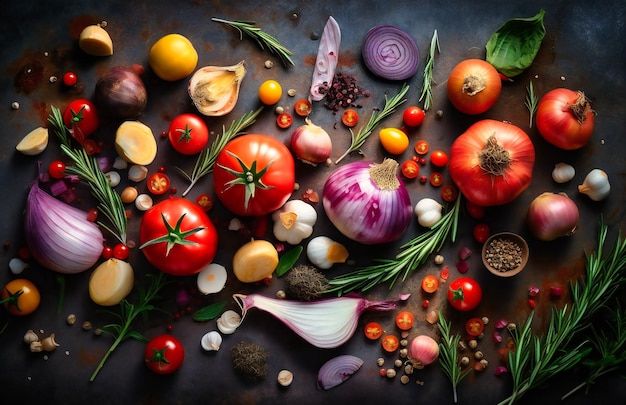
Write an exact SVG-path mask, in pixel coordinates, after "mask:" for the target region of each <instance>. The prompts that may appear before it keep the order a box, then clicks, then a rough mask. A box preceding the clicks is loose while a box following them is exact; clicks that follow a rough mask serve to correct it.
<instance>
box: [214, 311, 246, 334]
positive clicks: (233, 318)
mask: <svg viewBox="0 0 626 405" xmlns="http://www.w3.org/2000/svg"><path fill="white" fill-rule="evenodd" d="M216 323H217V329H219V331H220V332H222V333H223V334H225V335H231V334H233V333H234V332H235V330H236V329H237V328H238V327H239V325H241V315H239V314H238V313H237V312H235V311H233V310H231V309H229V310H227V311H224V313H223V314H222V316H220V317H219V318H218V319H217V322H216Z"/></svg>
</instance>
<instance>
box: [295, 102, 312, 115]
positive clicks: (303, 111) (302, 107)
mask: <svg viewBox="0 0 626 405" xmlns="http://www.w3.org/2000/svg"><path fill="white" fill-rule="evenodd" d="M312 108H313V106H312V105H311V102H310V101H309V100H307V99H304V98H301V99H300V100H298V101H296V104H294V106H293V110H294V111H295V112H296V114H298V115H299V116H301V117H306V116H308V115H309V114H311V110H312Z"/></svg>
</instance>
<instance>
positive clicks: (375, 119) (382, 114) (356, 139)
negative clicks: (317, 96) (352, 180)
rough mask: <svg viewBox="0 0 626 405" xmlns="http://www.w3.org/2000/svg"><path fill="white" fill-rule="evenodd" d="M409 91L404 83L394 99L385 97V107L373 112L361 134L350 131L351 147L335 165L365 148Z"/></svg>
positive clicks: (360, 130) (360, 131)
mask: <svg viewBox="0 0 626 405" xmlns="http://www.w3.org/2000/svg"><path fill="white" fill-rule="evenodd" d="M408 91H409V85H408V84H406V83H404V84H403V85H402V88H401V89H400V92H399V93H398V94H396V95H395V96H394V97H392V98H387V95H385V106H384V107H383V109H382V110H378V109H377V110H374V111H373V112H372V115H371V116H370V119H369V121H367V124H365V126H363V127H361V129H359V132H357V134H356V135H355V134H354V132H352V130H350V135H351V136H352V141H351V142H350V147H349V148H348V150H347V151H346V152H345V153H344V154H343V155H341V157H339V159H337V160H336V161H335V164H338V163H339V162H341V160H343V158H345V157H346V156H348V154H350V153H351V152H354V151H356V150H358V149H360V148H361V146H363V144H364V143H365V141H366V140H367V138H368V137H369V136H370V135H371V134H372V132H374V129H375V128H376V127H377V126H378V124H380V123H381V122H382V120H384V119H385V118H387V117H388V116H390V115H391V114H393V112H394V111H396V109H397V108H398V106H399V105H400V104H402V103H404V102H405V101H406V99H405V98H404V96H405V95H406V93H407V92H408Z"/></svg>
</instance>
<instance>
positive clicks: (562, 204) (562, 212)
mask: <svg viewBox="0 0 626 405" xmlns="http://www.w3.org/2000/svg"><path fill="white" fill-rule="evenodd" d="M578 216H579V214H578V207H577V206H576V203H574V201H572V200H571V199H570V198H569V197H568V196H567V195H566V194H565V193H559V194H555V193H551V192H545V193H543V194H541V195H539V196H538V197H536V198H535V199H534V200H533V201H532V202H531V203H530V208H529V210H528V225H529V227H530V230H531V232H532V233H533V235H535V237H537V238H538V239H540V240H543V241H551V240H554V239H557V238H560V237H562V236H568V235H572V234H573V233H574V232H575V231H576V228H577V226H578Z"/></svg>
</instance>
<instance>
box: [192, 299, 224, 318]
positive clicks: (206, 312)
mask: <svg viewBox="0 0 626 405" xmlns="http://www.w3.org/2000/svg"><path fill="white" fill-rule="evenodd" d="M225 306H226V301H222V302H216V303H214V304H211V305H207V306H206V307H203V308H200V309H199V310H197V311H196V312H194V313H193V316H192V318H193V320H194V321H196V322H204V321H210V320H211V319H214V318H217V316H218V315H219V314H220V312H222V310H223V309H224V307H225Z"/></svg>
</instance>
